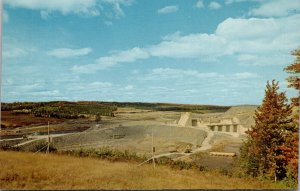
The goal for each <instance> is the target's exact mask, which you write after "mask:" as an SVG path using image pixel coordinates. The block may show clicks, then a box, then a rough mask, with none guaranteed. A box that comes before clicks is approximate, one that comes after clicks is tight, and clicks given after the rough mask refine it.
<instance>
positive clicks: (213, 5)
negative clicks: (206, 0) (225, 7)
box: [208, 1, 222, 10]
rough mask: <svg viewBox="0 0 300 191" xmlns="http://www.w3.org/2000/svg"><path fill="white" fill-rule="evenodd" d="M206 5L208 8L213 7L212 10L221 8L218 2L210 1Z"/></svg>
mask: <svg viewBox="0 0 300 191" xmlns="http://www.w3.org/2000/svg"><path fill="white" fill-rule="evenodd" d="M208 7H209V8H210V9H213V10H217V9H221V8H222V5H221V4H220V3H218V2H215V1H212V2H210V4H209V5H208Z"/></svg>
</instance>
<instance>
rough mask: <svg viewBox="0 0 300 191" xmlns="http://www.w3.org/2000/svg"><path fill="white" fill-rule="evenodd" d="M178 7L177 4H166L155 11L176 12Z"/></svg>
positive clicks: (163, 12) (162, 12)
mask: <svg viewBox="0 0 300 191" xmlns="http://www.w3.org/2000/svg"><path fill="white" fill-rule="evenodd" d="M178 9H179V8H178V6H175V5H170V6H166V7H164V8H161V9H159V10H157V13H159V14H168V13H174V12H177V11H178Z"/></svg>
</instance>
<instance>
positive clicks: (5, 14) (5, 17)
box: [2, 10, 9, 23]
mask: <svg viewBox="0 0 300 191" xmlns="http://www.w3.org/2000/svg"><path fill="white" fill-rule="evenodd" d="M2 16H3V21H4V23H7V22H8V21H9V15H8V13H7V11H5V10H3V15H2Z"/></svg>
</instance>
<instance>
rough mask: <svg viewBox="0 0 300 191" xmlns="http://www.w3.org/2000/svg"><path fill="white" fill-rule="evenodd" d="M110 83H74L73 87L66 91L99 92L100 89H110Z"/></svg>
mask: <svg viewBox="0 0 300 191" xmlns="http://www.w3.org/2000/svg"><path fill="white" fill-rule="evenodd" d="M112 85H113V84H112V83H110V82H99V81H97V82H89V83H76V85H75V86H69V87H67V90H68V91H82V90H84V91H88V92H91V91H99V90H101V89H105V88H110V87H112Z"/></svg>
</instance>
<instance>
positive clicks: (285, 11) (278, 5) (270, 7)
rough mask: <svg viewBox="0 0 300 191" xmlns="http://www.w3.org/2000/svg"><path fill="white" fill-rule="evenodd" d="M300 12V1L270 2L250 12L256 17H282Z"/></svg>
mask: <svg viewBox="0 0 300 191" xmlns="http://www.w3.org/2000/svg"><path fill="white" fill-rule="evenodd" d="M299 11H300V2H299V0H269V1H266V2H263V3H262V4H260V6H259V7H258V8H254V9H252V10H250V12H249V14H250V15H254V16H265V17H281V16H287V15H290V14H293V13H295V12H299Z"/></svg>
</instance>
